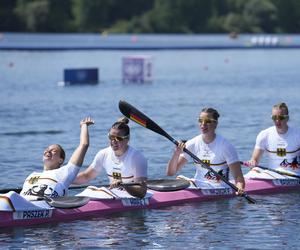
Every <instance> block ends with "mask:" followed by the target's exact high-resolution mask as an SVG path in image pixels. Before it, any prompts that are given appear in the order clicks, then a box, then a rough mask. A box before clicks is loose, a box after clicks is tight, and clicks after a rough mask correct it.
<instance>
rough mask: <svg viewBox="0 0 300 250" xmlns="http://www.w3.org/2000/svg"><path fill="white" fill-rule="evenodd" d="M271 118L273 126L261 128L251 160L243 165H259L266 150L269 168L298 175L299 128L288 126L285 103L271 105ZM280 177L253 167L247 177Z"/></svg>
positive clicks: (299, 158)
mask: <svg viewBox="0 0 300 250" xmlns="http://www.w3.org/2000/svg"><path fill="white" fill-rule="evenodd" d="M271 119H272V120H273V123H274V126H271V127H269V128H267V129H265V130H262V131H261V132H260V133H259V134H258V136H257V138H256V143H255V147H254V150H253V153H252V157H251V160H250V161H248V162H246V163H245V165H248V166H251V167H259V166H258V164H259V161H260V159H261V158H262V156H263V153H264V152H266V153H267V155H268V159H269V166H268V167H269V168H270V169H271V170H276V171H277V173H278V172H279V171H280V172H283V173H284V172H287V173H291V174H295V175H298V176H299V175H300V165H299V160H300V130H299V129H296V128H293V127H289V126H288V121H289V110H288V107H287V105H286V104H285V103H278V104H276V105H274V106H273V107H272V115H271ZM257 175H259V176H260V177H263V176H264V177H266V178H282V177H283V176H282V175H280V174H276V173H274V171H271V172H270V171H268V170H266V171H260V170H259V169H257V168H254V169H253V171H250V172H249V173H248V174H247V177H255V176H257ZM262 175H263V176H262Z"/></svg>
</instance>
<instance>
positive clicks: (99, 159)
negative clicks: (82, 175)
mask: <svg viewBox="0 0 300 250" xmlns="http://www.w3.org/2000/svg"><path fill="white" fill-rule="evenodd" d="M105 152H106V151H105V150H100V151H99V152H98V153H97V154H96V156H95V157H94V159H93V161H92V163H91V165H90V166H91V168H93V169H94V170H95V171H96V172H97V173H99V172H100V171H101V169H102V168H103V163H104V158H105V155H106V153H105Z"/></svg>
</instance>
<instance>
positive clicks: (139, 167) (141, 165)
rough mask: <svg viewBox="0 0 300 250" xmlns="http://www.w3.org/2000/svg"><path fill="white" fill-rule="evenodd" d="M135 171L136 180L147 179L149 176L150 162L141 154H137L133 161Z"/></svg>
mask: <svg viewBox="0 0 300 250" xmlns="http://www.w3.org/2000/svg"><path fill="white" fill-rule="evenodd" d="M132 164H134V166H133V167H134V169H135V174H134V177H135V178H139V177H146V178H147V176H148V173H147V172H148V162H147V159H146V158H145V157H144V156H143V155H142V154H141V153H139V154H135V155H134V159H133V160H132Z"/></svg>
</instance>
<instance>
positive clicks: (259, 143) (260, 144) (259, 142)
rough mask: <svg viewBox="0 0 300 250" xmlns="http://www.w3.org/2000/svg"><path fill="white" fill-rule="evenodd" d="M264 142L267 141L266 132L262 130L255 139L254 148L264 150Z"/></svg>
mask: <svg viewBox="0 0 300 250" xmlns="http://www.w3.org/2000/svg"><path fill="white" fill-rule="evenodd" d="M266 140H267V132H266V130H263V131H261V132H260V133H259V134H258V135H257V137H256V142H255V148H257V149H262V150H265V148H266Z"/></svg>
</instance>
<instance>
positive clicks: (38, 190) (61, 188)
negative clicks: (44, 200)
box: [20, 162, 80, 197]
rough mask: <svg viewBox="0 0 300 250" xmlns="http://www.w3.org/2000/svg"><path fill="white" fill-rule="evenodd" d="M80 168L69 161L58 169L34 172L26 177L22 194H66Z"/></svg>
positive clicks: (49, 195) (54, 195) (51, 195)
mask: <svg viewBox="0 0 300 250" xmlns="http://www.w3.org/2000/svg"><path fill="white" fill-rule="evenodd" d="M79 169H80V167H79V166H76V165H74V164H72V163H71V162H68V164H66V165H64V166H62V167H60V168H57V169H53V170H46V171H43V172H33V173H31V174H30V175H29V176H28V177H27V178H26V180H25V182H24V184H23V188H22V191H21V192H20V194H21V195H22V196H27V195H38V196H47V197H58V196H64V195H66V194H67V192H68V187H69V186H70V185H71V183H72V182H73V181H74V179H75V178H76V176H77V174H78V172H79Z"/></svg>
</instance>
